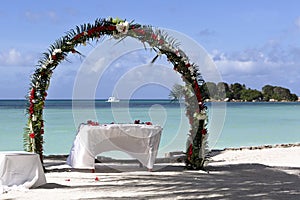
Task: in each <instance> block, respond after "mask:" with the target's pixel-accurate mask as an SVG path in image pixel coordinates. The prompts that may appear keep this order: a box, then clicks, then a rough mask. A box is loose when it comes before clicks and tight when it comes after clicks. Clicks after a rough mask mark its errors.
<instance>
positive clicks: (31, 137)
mask: <svg viewBox="0 0 300 200" xmlns="http://www.w3.org/2000/svg"><path fill="white" fill-rule="evenodd" d="M105 36H109V37H113V38H115V39H116V40H121V39H123V38H125V37H132V38H135V39H137V40H139V41H141V42H142V43H143V44H144V45H146V44H148V45H149V46H150V47H151V48H152V49H153V50H154V51H155V52H157V56H156V57H155V58H154V59H153V60H152V61H153V62H154V61H155V60H156V58H157V57H158V56H163V55H164V56H166V58H167V59H168V61H169V62H170V63H171V64H172V65H173V68H174V70H175V71H177V72H178V73H180V74H181V75H182V80H183V81H184V82H185V87H184V96H185V102H186V116H187V117H188V119H189V123H190V131H189V134H188V140H187V148H186V159H185V162H186V167H187V168H188V169H201V168H203V165H204V162H205V156H206V152H207V135H208V133H207V129H206V126H207V124H206V123H207V112H206V111H207V108H206V106H205V105H204V103H203V99H202V96H201V85H203V83H204V80H203V78H202V77H201V75H200V73H199V70H198V66H196V65H195V64H193V63H191V62H190V61H189V58H188V57H187V55H186V54H185V53H184V52H183V51H182V50H181V49H180V48H179V45H177V44H176V40H174V39H173V38H171V37H169V36H168V35H167V34H166V33H164V32H163V31H161V30H158V29H154V28H153V27H151V26H146V25H140V24H137V23H133V22H130V23H129V22H128V21H126V20H121V19H118V18H116V19H112V18H109V19H97V20H95V22H94V24H90V23H87V24H83V25H81V26H77V27H76V29H74V30H70V31H69V32H67V34H66V35H65V36H63V37H61V38H60V39H59V40H57V41H56V42H55V43H54V44H52V45H51V46H50V47H49V49H48V52H46V53H44V57H43V58H42V59H41V60H39V61H38V64H37V68H36V70H35V72H34V73H33V75H32V76H31V84H30V89H29V94H28V95H27V99H28V103H27V109H26V111H27V116H28V123H27V125H26V127H25V130H24V135H23V139H24V149H25V150H26V151H28V152H35V153H37V154H39V155H40V158H41V161H42V162H43V143H44V139H43V135H44V120H43V109H44V104H45V100H46V96H47V90H48V87H49V84H50V79H51V75H52V73H53V71H54V70H55V68H56V67H57V66H58V65H59V64H60V62H62V61H63V60H64V59H65V58H66V57H67V55H68V54H69V53H73V54H80V52H78V51H77V50H76V47H77V46H79V45H82V44H84V45H85V44H86V42H89V41H93V40H97V39H99V38H101V37H105Z"/></svg>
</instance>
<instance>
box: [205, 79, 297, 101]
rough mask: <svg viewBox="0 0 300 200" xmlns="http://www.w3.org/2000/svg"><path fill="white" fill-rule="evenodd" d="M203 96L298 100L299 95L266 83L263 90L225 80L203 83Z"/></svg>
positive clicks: (221, 98) (258, 99) (229, 98)
mask: <svg viewBox="0 0 300 200" xmlns="http://www.w3.org/2000/svg"><path fill="white" fill-rule="evenodd" d="M202 96H203V98H204V99H210V100H221V101H223V100H225V99H226V98H227V99H228V100H236V101H269V100H270V99H273V100H275V101H297V100H298V96H297V95H296V94H292V93H291V92H290V90H289V89H287V88H283V87H279V86H271V85H265V86H264V87H263V88H262V91H259V90H256V89H251V88H246V85H245V84H240V83H234V84H230V85H228V84H227V83H225V82H219V83H217V84H216V83H213V82H206V83H205V84H203V85H202Z"/></svg>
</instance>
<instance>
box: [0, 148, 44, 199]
mask: <svg viewBox="0 0 300 200" xmlns="http://www.w3.org/2000/svg"><path fill="white" fill-rule="evenodd" d="M43 184H46V177H45V174H44V171H43V167H42V164H41V161H40V158H39V155H38V154H34V153H28V152H9V151H7V152H0V189H1V190H2V191H3V190H7V189H8V188H9V187H20V188H27V189H28V188H35V187H38V186H41V185H43ZM0 194H1V191H0Z"/></svg>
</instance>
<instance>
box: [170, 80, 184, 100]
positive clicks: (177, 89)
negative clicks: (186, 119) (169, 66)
mask: <svg viewBox="0 0 300 200" xmlns="http://www.w3.org/2000/svg"><path fill="white" fill-rule="evenodd" d="M169 98H170V99H171V101H179V100H180V99H183V98H184V86H183V85H180V84H177V83H176V84H174V86H173V88H172V90H171V91H170V94H169Z"/></svg>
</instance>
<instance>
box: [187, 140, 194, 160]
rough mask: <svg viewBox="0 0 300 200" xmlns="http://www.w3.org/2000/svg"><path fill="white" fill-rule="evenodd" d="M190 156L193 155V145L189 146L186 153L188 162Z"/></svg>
mask: <svg viewBox="0 0 300 200" xmlns="http://www.w3.org/2000/svg"><path fill="white" fill-rule="evenodd" d="M192 155H193V145H192V144H190V146H189V148H188V153H187V157H188V160H191V158H192Z"/></svg>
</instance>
